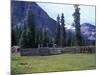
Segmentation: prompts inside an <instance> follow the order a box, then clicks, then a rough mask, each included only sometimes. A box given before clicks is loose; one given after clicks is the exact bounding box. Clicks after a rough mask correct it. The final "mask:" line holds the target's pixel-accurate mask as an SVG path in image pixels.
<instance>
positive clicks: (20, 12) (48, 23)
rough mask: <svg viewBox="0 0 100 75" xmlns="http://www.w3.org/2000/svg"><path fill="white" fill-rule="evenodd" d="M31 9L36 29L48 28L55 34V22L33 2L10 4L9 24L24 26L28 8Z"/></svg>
mask: <svg viewBox="0 0 100 75" xmlns="http://www.w3.org/2000/svg"><path fill="white" fill-rule="evenodd" d="M29 7H30V8H31V9H32V12H33V15H34V19H35V22H36V24H37V27H43V28H45V27H46V28H48V30H49V31H50V32H51V33H54V32H55V29H56V26H57V22H56V21H55V20H53V19H52V18H50V17H49V16H48V14H47V13H46V12H45V11H44V10H43V9H42V8H41V7H40V6H39V5H37V4H36V3H35V2H24V1H12V2H11V22H12V24H13V25H20V26H23V25H24V20H25V16H26V15H27V10H28V8H29Z"/></svg>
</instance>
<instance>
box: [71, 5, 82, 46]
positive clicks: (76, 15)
mask: <svg viewBox="0 0 100 75" xmlns="http://www.w3.org/2000/svg"><path fill="white" fill-rule="evenodd" d="M78 6H79V5H74V7H75V12H74V14H73V16H74V23H75V31H76V43H77V45H78V46H81V45H83V40H82V36H81V30H80V27H81V26H80V12H79V10H80V8H79V7H78Z"/></svg>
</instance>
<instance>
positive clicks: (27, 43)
mask: <svg viewBox="0 0 100 75" xmlns="http://www.w3.org/2000/svg"><path fill="white" fill-rule="evenodd" d="M35 38H36V37H35V20H34V15H33V13H32V10H31V9H29V10H28V13H27V16H26V20H25V23H24V30H23V32H22V35H21V41H20V45H21V47H24V48H34V47H36V40H35Z"/></svg>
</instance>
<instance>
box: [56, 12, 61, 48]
mask: <svg viewBox="0 0 100 75" xmlns="http://www.w3.org/2000/svg"><path fill="white" fill-rule="evenodd" d="M55 35H56V36H55V43H56V44H57V46H60V17H59V14H58V16H57V28H56V33H55Z"/></svg>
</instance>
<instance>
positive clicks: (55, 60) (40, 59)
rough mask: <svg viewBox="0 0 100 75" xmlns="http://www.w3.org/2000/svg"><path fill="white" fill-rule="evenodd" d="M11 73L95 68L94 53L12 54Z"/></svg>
mask: <svg viewBox="0 0 100 75" xmlns="http://www.w3.org/2000/svg"><path fill="white" fill-rule="evenodd" d="M11 68H12V73H13V74H20V73H37V72H51V71H53V72H54V71H75V70H91V69H95V68H96V55H95V54H60V55H50V56H20V55H19V54H12V66H11Z"/></svg>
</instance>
